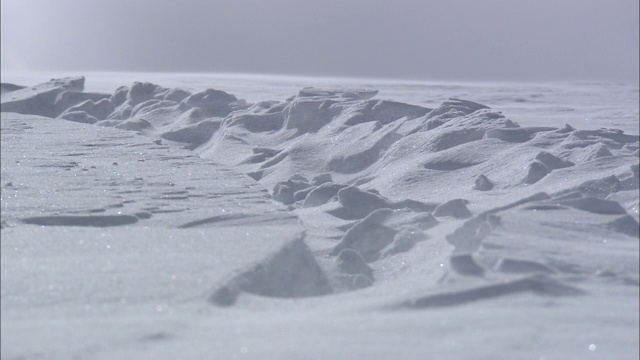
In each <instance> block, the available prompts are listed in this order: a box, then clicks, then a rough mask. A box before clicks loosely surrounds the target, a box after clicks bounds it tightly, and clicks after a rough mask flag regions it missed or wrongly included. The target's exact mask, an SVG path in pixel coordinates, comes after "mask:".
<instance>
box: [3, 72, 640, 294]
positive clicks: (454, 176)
mask: <svg viewBox="0 0 640 360" xmlns="http://www.w3.org/2000/svg"><path fill="white" fill-rule="evenodd" d="M83 84H84V78H68V79H59V80H52V81H51V82H49V83H45V84H41V85H38V86H35V87H31V88H28V87H25V88H21V87H19V86H16V85H11V84H4V85H3V87H2V89H3V94H2V111H3V112H21V113H30V114H36V115H43V116H48V117H57V118H60V119H66V120H70V121H76V122H82V123H91V124H96V125H99V126H107V127H116V128H119V129H125V130H132V131H136V132H138V133H141V134H144V135H147V136H151V137H154V138H158V139H166V140H170V141H174V142H178V143H182V144H183V145H184V147H186V148H187V149H190V150H194V151H195V152H196V153H197V154H199V155H200V156H201V157H203V158H207V159H212V160H214V161H215V162H217V163H221V164H224V165H227V166H229V167H231V168H233V169H235V170H237V171H240V172H242V173H245V174H247V175H249V176H250V177H251V178H253V179H254V180H256V181H257V182H259V183H260V184H262V185H263V186H264V187H266V188H267V189H271V195H272V197H273V199H275V200H277V201H278V202H281V203H282V204H284V205H287V206H288V207H289V210H290V211H292V212H294V213H295V215H296V216H298V217H299V218H300V219H301V221H302V222H303V223H304V224H305V226H306V228H307V231H308V234H309V239H308V240H309V241H312V244H313V245H312V246H311V247H312V251H314V252H318V253H322V254H330V256H333V257H334V259H336V260H335V264H333V265H332V264H329V265H326V264H325V268H327V266H328V268H329V270H327V271H328V274H329V277H330V279H329V281H330V282H333V284H334V285H336V284H338V285H336V286H337V287H338V288H340V287H341V286H342V287H346V288H348V289H353V288H362V287H367V286H369V285H370V284H369V283H370V282H374V279H375V278H376V276H374V274H375V273H376V271H378V270H377V269H379V267H378V266H383V265H376V264H379V263H386V262H389V261H391V262H393V261H395V260H390V259H393V258H396V257H399V256H400V255H401V254H403V253H411V252H413V251H415V250H414V248H416V247H417V246H416V245H417V244H420V243H422V242H424V240H425V239H439V240H440V241H445V239H446V241H448V243H450V244H451V245H453V247H454V249H453V251H452V252H451V259H450V261H449V266H448V272H447V274H448V275H447V276H445V277H444V280H442V283H447V282H449V281H454V282H460V281H470V282H471V283H473V284H475V282H477V281H489V282H491V281H494V280H492V279H493V278H500V279H508V281H507V280H505V281H507V282H506V283H504V284H502V285H500V286H499V287H497V288H495V289H494V288H492V287H491V286H493V285H487V286H488V288H487V289H488V290H486V291H485V290H477V291H476V290H464V291H463V292H461V293H460V294H461V295H460V296H462V297H465V296H467V295H464V294H470V295H469V296H468V298H470V299H481V298H486V297H492V296H502V295H508V294H512V293H517V292H520V291H521V290H524V291H529V290H531V291H532V292H533V293H535V294H543V295H544V294H545V293H546V292H545V291H544V290H540V289H546V288H548V287H547V286H546V285H544V284H551V283H550V282H547V280H545V279H547V278H545V279H542V278H527V279H528V280H518V279H513V278H512V277H513V276H516V275H519V274H521V273H527V274H529V273H544V274H546V275H545V276H547V277H549V279H551V280H549V281H552V282H553V284H556V282H558V284H557V286H556V285H553V286H551V288H554V289H561V288H567V289H568V288H569V287H570V285H568V284H564V285H563V284H562V282H564V281H569V280H567V279H566V278H565V275H569V274H570V275H576V274H579V275H580V276H592V275H593V274H594V273H595V272H597V271H600V270H602V269H604V268H605V267H607V268H608V267H610V266H611V267H618V268H619V272H616V274H618V275H619V276H620V277H622V278H632V279H635V280H631V281H632V282H634V281H635V282H637V272H636V273H634V270H635V269H636V267H635V266H634V265H633V264H632V263H633V260H634V258H635V259H636V260H637V252H636V253H632V255H633V256H632V258H631V259H623V260H624V261H623V262H622V263H620V262H610V261H608V260H605V259H603V260H602V261H603V262H602V264H599V265H597V266H596V265H594V266H593V267H591V266H589V267H587V268H582V267H581V266H579V265H577V264H578V263H580V262H581V261H582V259H581V257H582V256H584V255H575V254H574V255H571V254H564V255H559V254H556V255H554V256H548V255H545V256H537V257H536V256H530V255H526V256H525V255H523V254H524V253H526V252H527V251H526V249H527V248H531V249H533V248H536V249H537V248H539V244H540V243H541V242H540V241H538V240H533V239H539V238H540V237H541V236H543V235H544V237H543V239H544V241H543V242H549V244H548V246H549V247H555V246H556V245H557V244H555V242H554V241H555V240H553V239H554V236H553V231H551V230H549V233H546V232H544V231H542V232H541V231H539V230H534V229H530V230H531V231H530V232H528V233H527V234H526V236H522V239H517V240H513V241H511V242H508V244H503V243H502V240H499V239H502V238H501V237H500V234H501V231H504V229H505V228H508V227H509V226H512V227H513V228H514V229H516V228H518V226H523V227H526V226H527V225H526V224H529V223H530V222H531V221H532V220H531V219H538V218H539V221H540V223H535V224H537V225H536V226H540V227H542V228H544V226H547V227H553V226H557V227H561V228H563V231H564V232H562V234H564V235H563V236H566V234H568V233H575V234H576V236H579V235H578V234H581V235H580V236H583V237H585V238H586V239H590V240H585V241H596V239H599V236H606V237H607V238H611V239H615V240H611V241H619V242H620V244H629V243H633V240H632V239H631V238H633V237H634V236H635V237H637V227H638V170H637V169H638V148H639V146H640V142H639V137H638V135H629V134H625V133H623V132H622V131H619V130H615V129H600V130H588V131H584V130H576V129H574V128H573V127H571V126H569V125H565V126H563V127H561V128H555V127H523V126H520V125H519V124H517V123H516V122H514V121H512V120H510V119H508V118H507V117H505V116H504V115H503V114H502V113H501V112H500V111H495V110H492V109H491V108H489V107H487V106H485V105H482V104H478V103H474V102H472V101H467V100H462V99H449V100H447V101H445V102H443V103H442V104H441V105H440V106H438V107H437V108H435V109H430V108H425V107H421V106H416V105H410V104H404V103H400V102H395V101H389V100H380V99H376V98H375V96H376V94H377V91H375V90H371V89H354V90H339V89H314V88H305V89H302V90H301V91H300V92H299V93H298V94H297V95H295V96H292V97H290V98H288V99H286V100H284V101H262V102H258V103H255V104H249V103H246V102H245V101H243V100H239V99H237V98H236V97H235V96H233V95H231V94H228V93H226V92H224V91H220V90H213V89H208V90H206V91H203V92H200V93H196V94H192V93H190V92H188V91H185V90H180V89H168V88H164V87H161V86H158V85H155V84H151V83H140V82H136V83H134V84H133V85H131V86H130V87H120V88H118V89H117V90H116V91H115V92H114V93H113V94H111V95H102V94H87V93H83V92H82V89H83ZM320 214H322V215H320ZM519 214H527V215H526V216H524V217H522V216H520V215H519ZM546 214H551V215H550V216H547V215H546ZM595 214H597V215H595ZM532 215H533V216H532ZM505 219H509V221H512V222H513V225H509V224H510V222H509V221H507V220H505ZM25 221H26V222H32V223H39V224H54V223H56V224H57V223H60V224H73V223H75V222H77V221H79V220H76V219H75V218H58V219H49V218H32V219H27V220H25ZM83 221H84V220H83ZM86 221H87V222H91V221H95V220H93V219H88V220H86ZM234 221H235V217H234V215H228V214H225V215H216V216H213V217H210V218H206V219H197V220H194V221H191V222H185V223H184V224H182V225H181V226H182V227H183V228H188V227H196V226H203V225H207V224H208V225H212V224H217V225H222V224H230V225H233V224H235V223H234ZM543 223H544V224H546V225H544V226H543V225H542V224H543ZM552 224H555V225H552ZM217 225H216V226H217ZM532 226H533V225H532ZM318 229H319V230H318ZM583 229H590V230H589V232H588V234H583V233H582V231H583ZM514 233H517V231H515V230H514ZM542 234H543V235H542ZM594 234H600V235H594ZM504 241H506V240H504ZM557 241H559V240H557ZM494 242H496V244H497V243H500V245H495V246H494V245H491V244H494ZM554 244H555V245H554ZM631 246H632V247H633V246H635V245H633V244H632V245H631ZM512 247H513V249H521V250H513V249H511V248H512ZM540 251H541V253H542V252H544V251H543V249H540ZM354 259H355V260H354ZM358 259H361V260H363V262H362V264H364V265H357V266H356V265H348V264H350V263H353V264H357V263H358V262H359V261H360V260H358ZM486 259H491V260H486ZM367 264H368V265H367ZM365 265H366V266H367V268H368V267H369V266H370V267H371V269H372V272H371V273H369V272H368V271H367V270H362V271H360V270H358V272H357V273H353V271H352V270H345V269H350V268H352V267H354V266H355V267H359V268H363V269H365ZM331 269H333V270H331ZM345 271H346V275H348V276H347V277H348V279H347V280H345ZM514 274H515V275H514ZM634 274H635V275H634ZM356 275H357V276H360V277H361V278H359V280H357V281H356V280H354V279H353V277H354V276H356ZM469 275H471V276H470V277H469ZM618 275H616V276H618ZM247 276H248V275H247ZM256 276H257V275H256ZM260 276H262V275H260ZM260 276H258V277H260ZM239 279H240V280H236V281H235V284H236V285H233V286H231V287H230V289H242V288H243V287H248V288H251V287H252V286H253V285H250V284H252V281H253V280H247V277H246V276H244V277H240V278H239ZM363 279H364V280H363ZM461 279H463V280H461ZM483 279H484V280H483ZM345 281H346V282H345ZM353 281H356V282H358V284H357V285H354V284H353ZM347 283H348V284H347ZM248 284H249V285H248ZM340 284H342V285H340ZM345 284H346V285H345ZM510 284H511V285H510ZM434 285H435V284H434ZM256 286H257V285H256ZM474 286H475V285H474ZM483 286H484V285H483ZM572 286H573V285H572ZM512 290H513V291H512ZM234 291H236V290H234ZM234 291H231V290H229V294H226V295H224V294H222V295H220V296H217V295H216V296H214V297H213V298H212V299H213V300H212V301H213V302H214V303H218V302H220V303H225V302H232V301H231V300H229V299H232V298H234V296H235V295H234V294H235V293H234ZM257 292H258V293H260V291H257ZM320 292H322V291H320ZM555 293H558V294H564V293H572V294H577V293H580V291H579V290H577V289H576V290H575V291H568V292H567V291H559V292H554V294H555ZM483 294H488V295H486V296H485V295H483ZM223 295H224V296H223ZM443 296H444V295H443ZM448 296H449V295H446V296H444V297H435V298H434V297H432V298H429V299H432V300H420V301H418V302H419V303H420V304H423V305H420V306H418V305H416V306H418V307H429V306H431V305H429V304H440V302H442V301H444V302H447V301H449V300H447V299H450V297H448ZM451 296H454V295H451ZM454 297H455V296H454ZM222 298H224V299H223V300H219V299H222ZM215 299H218V300H215ZM225 299H226V300H225ZM433 299H445V300H433ZM451 299H454V298H451ZM451 303H464V301H459V300H455V299H454V300H451Z"/></svg>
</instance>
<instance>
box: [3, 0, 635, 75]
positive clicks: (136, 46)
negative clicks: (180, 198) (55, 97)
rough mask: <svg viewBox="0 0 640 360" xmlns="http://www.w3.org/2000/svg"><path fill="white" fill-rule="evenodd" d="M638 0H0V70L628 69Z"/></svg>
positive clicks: (632, 62) (538, 71) (613, 72)
mask: <svg viewBox="0 0 640 360" xmlns="http://www.w3.org/2000/svg"><path fill="white" fill-rule="evenodd" d="M638 33H639V21H638V0H531V1H524V0H522V1H520V0H412V1H410V0H391V1H387V0H384V1H383V0H371V1H363V0H316V1H304V0H271V1H269V0H228V1H227V0H210V1H207V0H162V1H160V0H137V1H131V0H110V1H89V0H2V71H3V72H4V71H10V70H117V71H185V72H193V71H206V72H238V73H270V74H294V75H328V76H353V77H380V78H408V79H415V80H432V79H438V80H443V79H445V80H446V79H449V80H495V81H498V80H532V81H537V80H542V81H545V80H608V81H624V82H631V83H637V82H638V76H639V75H638V66H639V56H638V54H639V51H640V50H639V45H638V43H639V36H638Z"/></svg>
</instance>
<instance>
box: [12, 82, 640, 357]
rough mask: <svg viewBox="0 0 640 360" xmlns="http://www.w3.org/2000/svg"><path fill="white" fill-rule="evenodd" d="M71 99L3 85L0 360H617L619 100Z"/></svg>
mask: <svg viewBox="0 0 640 360" xmlns="http://www.w3.org/2000/svg"><path fill="white" fill-rule="evenodd" d="M245 80H246V79H245ZM84 81H85V79H84V77H71V78H60V79H52V80H51V81H49V82H46V83H42V84H39V85H35V86H21V85H14V84H10V83H3V84H2V133H1V136H2V139H1V141H2V142H1V144H2V180H1V181H2V184H1V185H2V199H1V206H2V241H1V245H2V255H1V256H2V272H1V275H2V305H1V306H2V308H1V310H2V323H1V325H2V329H1V330H2V334H3V336H2V356H3V358H5V357H6V358H7V359H23V358H27V359H31V358H33V359H37V358H47V359H48V358H52V359H69V358H82V359H85V358H87V359H118V358H123V359H130V358H149V359H163V358H166V359H173V358H190V359H191V358H192V359H196V358H256V359H263V358H305V359H306V358H309V359H313V358H316V359H327V358H364V357H369V358H415V359H424V358H431V359H469V358H474V359H494V358H505V359H511V358H535V359H566V358H584V359H588V358H594V359H613V358H616V359H633V358H637V355H638V351H639V342H638V335H639V334H638V333H639V330H638V327H639V310H638V307H639V298H640V296H639V288H640V287H639V278H640V276H639V241H638V236H639V225H638V220H639V218H638V216H639V212H638V211H639V196H638V182H639V177H638V176H639V175H638V162H639V161H638V160H639V147H640V138H639V136H638V135H637V131H636V132H633V130H635V129H637V126H638V115H637V114H638V108H637V97H638V87H637V86H635V87H633V86H626V85H624V86H623V85H619V86H617V87H616V86H614V85H607V86H604V85H594V84H592V85H589V86H586V88H587V89H599V90H600V91H602V92H603V93H604V95H603V96H601V98H603V99H608V98H611V99H616V98H619V97H623V98H625V99H632V100H633V99H636V102H635V103H634V102H628V101H627V102H625V101H621V100H620V101H619V103H616V104H614V105H612V107H611V108H609V109H608V110H602V109H603V108H604V107H603V108H597V105H593V104H591V105H590V106H592V107H591V108H589V109H587V107H586V106H585V104H586V103H588V102H589V101H591V100H593V101H595V99H597V98H598V96H596V95H597V94H594V95H591V94H588V95H585V96H583V97H581V98H579V99H577V100H575V101H574V103H575V104H574V103H572V102H571V101H567V104H566V105H565V106H566V107H563V108H562V109H560V110H558V109H557V108H555V110H554V111H551V110H549V108H548V107H544V106H543V108H544V109H543V110H542V111H541V110H540V107H535V106H532V107H530V108H527V107H526V106H524V105H522V104H523V103H524V104H526V103H528V102H536V101H543V100H541V99H543V98H549V97H553V95H554V93H551V94H549V93H547V94H544V93H543V92H536V91H533V93H530V92H527V91H528V90H531V89H528V90H527V91H520V92H519V93H518V95H517V96H516V97H514V95H513V94H504V98H499V97H495V96H496V94H499V93H500V92H499V91H498V92H496V91H495V89H496V88H498V85H496V84H493V85H491V86H492V88H491V89H493V90H492V91H493V92H492V94H493V96H494V97H493V99H494V100H495V101H493V102H495V103H497V104H498V105H500V104H503V105H504V108H495V109H494V108H492V107H490V106H487V105H485V104H482V103H479V102H475V101H470V100H466V99H464V98H463V97H462V96H459V95H464V92H465V91H467V90H469V88H464V87H461V86H460V85H458V87H456V86H451V87H446V86H439V87H436V88H431V91H432V92H433V91H436V90H437V91H439V92H440V95H438V96H440V97H442V99H441V101H439V102H438V103H433V99H434V97H431V98H430V99H429V100H427V101H420V100H419V98H420V96H419V95H420V94H419V93H416V92H415V91H414V92H412V93H411V94H409V92H410V90H411V89H412V87H411V86H417V85H415V84H414V85H407V86H405V87H402V89H403V91H406V93H403V92H402V91H398V89H399V88H400V87H398V85H397V84H396V85H393V86H392V85H388V84H386V85H385V84H384V83H380V84H378V85H380V90H377V89H374V88H372V87H370V86H354V85H355V84H353V83H351V84H350V85H351V86H348V87H345V86H332V87H324V88H319V87H304V88H303V87H300V88H299V89H298V90H297V94H294V95H293V96H289V95H291V94H289V95H287V96H289V97H282V98H275V99H268V98H263V99H253V96H255V95H256V94H257V91H256V92H254V93H251V92H246V91H245V93H243V95H251V96H243V97H246V98H249V101H247V100H245V99H242V98H239V97H238V96H237V94H236V95H234V94H231V93H228V92H226V91H223V90H217V89H211V88H204V89H197V90H194V87H195V88H198V87H199V85H198V84H193V83H192V84H191V85H192V86H191V87H184V86H183V87H165V86H161V85H157V84H154V83H150V82H133V84H131V85H127V86H119V87H117V88H115V89H113V91H112V92H111V93H105V92H101V91H84V85H85V84H84ZM228 81H230V80H228ZM253 81H256V82H258V81H259V80H255V79H254V80H253ZM260 81H262V82H263V84H264V86H265V87H266V88H267V90H265V93H267V94H271V95H276V96H277V94H278V91H280V90H282V87H278V86H276V85H273V84H270V83H269V82H268V81H267V80H265V79H261V80H260ZM297 81H301V80H297ZM295 84H297V83H295ZM314 85H317V84H314ZM325 85H326V84H325ZM360 85H361V84H360ZM269 86H271V87H272V89H276V91H272V92H271V93H269V91H268V88H269ZM576 86H577V85H576ZM237 88H238V89H240V90H242V89H244V90H246V89H248V88H249V87H248V86H247V87H245V88H243V87H241V86H237ZM287 89H288V88H287ZM465 89H466V90H465ZM506 89H507V90H505V92H507V91H508V90H509V88H508V86H507V87H506ZM536 89H537V90H540V89H539V88H536ZM476 90H477V89H476ZM385 91H387V92H392V93H394V94H395V95H394V96H393V99H388V98H385V97H382V96H381V94H383V93H385ZM394 91H395V92H394ZM572 91H574V93H575V91H576V90H575V88H574V89H573V90H572ZM461 92H462V94H460V93H461ZM241 93H242V91H241ZM447 93H455V94H457V97H446V96H445V95H446V94H447ZM525 93H528V94H529V95H525ZM563 94H565V95H566V88H565V93H563V91H559V92H558V93H557V94H555V95H557V96H558V97H560V98H562V96H563ZM621 94H623V95H621ZM477 97H481V96H477ZM474 98H475V97H474ZM585 99H589V100H588V101H587V100H585ZM569 100H570V97H569ZM545 101H549V100H545ZM554 101H555V104H558V103H559V101H558V100H557V99H556V100H554ZM518 106H519V107H518ZM571 106H576V108H578V109H580V110H579V111H587V110H588V111H589V114H590V116H592V121H591V122H581V124H583V125H585V126H584V128H581V127H580V126H577V125H576V126H575V127H574V126H572V125H571V124H567V123H565V122H564V121H563V122H558V121H557V118H552V119H545V118H542V119H537V121H531V119H529V118H527V114H529V116H531V114H536V115H540V114H545V113H554V114H555V115H554V116H556V117H557V116H558V115H557V112H558V111H560V112H566V113H571V112H572V111H573V110H574V109H573V108H572V107H571ZM581 106H582V107H581ZM507 109H511V110H512V111H513V112H515V113H516V114H522V115H523V117H524V118H525V119H526V121H524V122H522V123H520V122H518V121H516V120H518V119H517V118H514V119H512V118H511V117H507V116H506V115H505V114H503V113H505V112H506V111H507ZM615 114H618V115H620V116H619V117H620V118H622V119H620V118H612V117H615ZM605 115H606V116H605ZM594 116H595V119H594ZM598 116H600V117H602V119H600V120H598ZM570 118H571V117H569V116H567V117H566V118H565V120H566V119H570ZM567 122H568V121H567ZM616 122H618V123H620V126H617V128H613V127H611V126H608V125H611V124H616ZM594 124H601V125H605V126H604V127H598V126H594ZM619 128H621V129H619ZM630 130H631V133H629V131H630Z"/></svg>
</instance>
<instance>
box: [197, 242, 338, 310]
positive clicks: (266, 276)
mask: <svg viewBox="0 0 640 360" xmlns="http://www.w3.org/2000/svg"><path fill="white" fill-rule="evenodd" d="M242 292H247V293H251V294H256V295H262V296H269V297H278V298H291V297H293V298H297V297H306V296H320V295H327V294H330V293H331V292H332V289H331V287H330V285H329V282H328V280H327V278H326V276H325V275H324V273H323V271H322V269H320V267H319V266H318V264H317V263H316V261H315V259H314V257H313V255H312V254H311V252H310V250H309V248H308V247H307V245H306V244H305V243H304V241H303V238H302V237H300V238H298V239H297V240H296V241H294V242H292V243H290V244H288V245H287V246H284V247H282V248H281V249H280V250H279V251H278V252H277V253H275V254H274V255H272V256H271V257H269V258H267V259H265V260H263V261H261V262H260V263H259V264H256V265H255V266H253V267H252V268H250V269H248V270H246V271H245V272H242V273H241V274H239V275H237V276H235V277H233V278H231V279H230V280H228V281H227V282H226V283H224V284H223V285H221V286H220V287H219V288H217V289H216V290H214V291H213V293H212V294H211V296H210V297H209V300H210V301H211V302H212V303H214V304H216V305H220V306H229V305H232V304H233V303H234V302H235V301H236V299H237V297H238V296H239V295H240V293H242Z"/></svg>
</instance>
